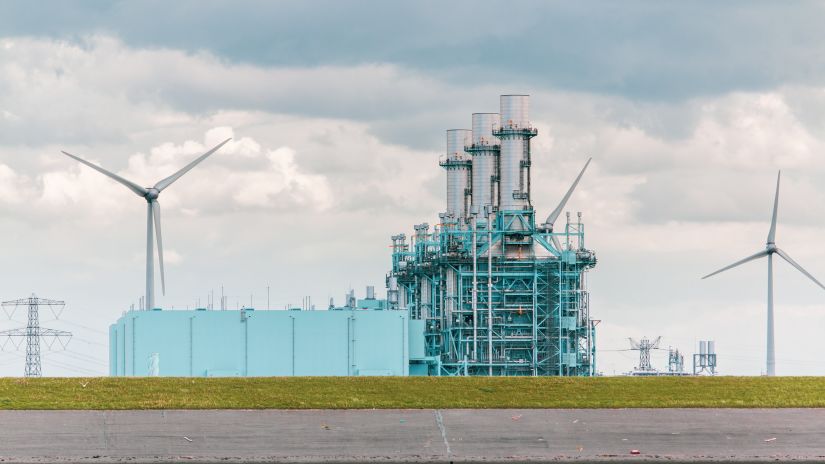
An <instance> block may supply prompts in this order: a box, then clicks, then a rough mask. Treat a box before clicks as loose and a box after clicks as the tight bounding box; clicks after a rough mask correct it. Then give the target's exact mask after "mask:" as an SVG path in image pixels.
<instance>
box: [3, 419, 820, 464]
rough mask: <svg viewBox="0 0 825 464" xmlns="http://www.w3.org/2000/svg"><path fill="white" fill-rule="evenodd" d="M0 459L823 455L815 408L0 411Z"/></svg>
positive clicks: (447, 459) (470, 459)
mask: <svg viewBox="0 0 825 464" xmlns="http://www.w3.org/2000/svg"><path fill="white" fill-rule="evenodd" d="M634 450H638V453H639V454H635V452H634ZM0 459H2V460H3V461H4V462H61V461H62V462H126V461H128V462H451V461H452V462H473V461H484V462H524V461H534V462H541V461H580V462H587V461H615V462H619V461H634V462H635V461H640V460H642V461H651V460H652V461H668V462H680V461H681V462H699V461H739V462H746V461H750V462H753V461H775V460H795V461H818V462H825V409H584V410H582V409H579V410H574V409H518V410H517V409H486V410H476V409H444V410H432V409H416V410H397V409H395V410H386V409H385V410H254V411H252V410H189V411H178V410H174V411H162V410H160V411H0Z"/></svg>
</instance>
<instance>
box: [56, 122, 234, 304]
mask: <svg viewBox="0 0 825 464" xmlns="http://www.w3.org/2000/svg"><path fill="white" fill-rule="evenodd" d="M230 140H231V138H230V139H226V140H224V141H223V142H221V143H219V144H218V145H216V146H215V147H214V148H212V149H211V150H209V151H208V152H206V153H204V154H202V155H201V156H199V157H197V158H196V159H195V160H194V161H192V162H191V163H189V164H187V165H186V166H184V167H183V168H181V169H180V170H179V171H178V172H176V173H174V174H172V175H171V176H169V177H167V178H165V179H162V180H161V181H159V182H158V183H156V184H155V186H154V187H141V186H140V185H138V184H136V183H134V182H132V181H130V180H126V179H124V178H123V177H120V176H119V175H117V174H115V173H113V172H110V171H107V170H105V169H103V168H102V167H100V166H97V165H95V164H92V163H90V162H88V161H86V160H84V159H82V158H79V157H77V156H75V155H72V154H71V153H66V152H65V151H64V152H63V154H64V155H66V156H68V157H69V158H73V159H75V160H77V161H79V162H80V163H83V164H85V165H86V166H88V167H90V168H92V169H94V170H95V171H97V172H99V173H101V174H103V175H104V176H107V177H109V178H111V179H113V180H115V181H116V182H118V183H120V184H121V185H123V186H125V187H126V188H128V189H129V190H131V191H132V192H134V193H135V194H136V195H137V196H139V197H141V198H143V199H145V200H146V204H147V205H146V206H147V207H146V305H145V308H146V309H153V308H154V307H155V276H154V271H155V263H154V245H153V243H152V235H153V229H155V230H154V232H155V233H156V234H157V239H158V264H160V283H161V290H162V291H163V294H164V295H165V294H166V276H165V273H164V270H163V237H162V235H161V229H160V203H158V197H159V196H160V194H161V192H163V191H164V190H165V189H166V188H167V187H169V186H170V185H172V183H174V182H175V181H176V180H178V179H180V178H181V177H182V176H183V175H184V174H186V173H187V172H189V171H190V170H191V169H192V168H194V167H195V166H196V165H197V164H198V163H200V162H201V161H203V160H205V159H206V158H207V157H208V156H209V155H211V154H212V153H215V152H216V151H217V150H218V149H219V148H221V147H222V146H224V145H225V144H226V143H227V142H229V141H230Z"/></svg>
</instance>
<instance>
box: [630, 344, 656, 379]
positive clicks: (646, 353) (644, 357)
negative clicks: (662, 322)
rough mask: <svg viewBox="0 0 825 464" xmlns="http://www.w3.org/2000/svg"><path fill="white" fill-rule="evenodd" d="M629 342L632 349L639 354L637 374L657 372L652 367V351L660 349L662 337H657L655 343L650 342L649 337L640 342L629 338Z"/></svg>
mask: <svg viewBox="0 0 825 464" xmlns="http://www.w3.org/2000/svg"><path fill="white" fill-rule="evenodd" d="M628 340H630V349H631V350H634V351H638V352H639V366H638V367H637V368H636V370H637V372H655V371H656V369H654V368H653V366H651V365H650V350H656V349H659V342H660V341H662V337H656V339H655V340H653V341H650V340H649V339H648V338H647V337H645V338H642V339H641V340H639V341H638V342H637V341H636V340H633V339H632V338H628Z"/></svg>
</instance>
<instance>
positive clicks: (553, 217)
mask: <svg viewBox="0 0 825 464" xmlns="http://www.w3.org/2000/svg"><path fill="white" fill-rule="evenodd" d="M592 160H593V158H588V159H587V162H586V163H584V167H583V168H582V170H581V172H580V173H579V175H578V177H576V180H575V181H573V185H571V186H570V189H569V190H567V193H566V194H564V197H563V198H562V199H561V202H559V206H556V209H554V210H553V212H552V213H550V215H549V216H547V220H546V221H544V223H545V224H548V225H550V226H552V225H553V224H554V223H555V222H556V219H558V217H559V214H561V212H562V211H564V207H565V205H567V200H569V199H570V196H571V195H573V190H576V186H577V185H579V181H580V180H581V178H582V176H583V175H584V171H585V170H587V166H589V165H590V161H592Z"/></svg>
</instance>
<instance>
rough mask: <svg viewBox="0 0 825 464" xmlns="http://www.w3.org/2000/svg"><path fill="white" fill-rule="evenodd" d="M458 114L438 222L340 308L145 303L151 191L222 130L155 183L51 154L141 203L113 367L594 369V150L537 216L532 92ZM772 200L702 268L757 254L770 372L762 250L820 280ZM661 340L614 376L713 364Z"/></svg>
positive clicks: (472, 372)
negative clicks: (378, 284) (380, 294)
mask: <svg viewBox="0 0 825 464" xmlns="http://www.w3.org/2000/svg"><path fill="white" fill-rule="evenodd" d="M470 122H471V125H470V127H471V129H450V130H447V131H446V143H445V151H444V153H443V155H441V156H440V158H439V159H438V164H439V166H440V167H441V168H443V169H444V170H445V171H446V198H445V203H444V209H443V210H442V211H440V212H437V211H433V214H434V215H435V214H436V213H438V222H437V223H435V224H433V225H430V224H429V223H427V222H422V223H419V224H415V225H414V226H413V227H412V229H413V232H412V234H411V235H409V236H408V235H407V234H405V233H399V234H397V235H393V236H392V237H391V244H390V249H391V253H390V256H389V257H388V258H389V259H388V261H389V264H390V268H389V271H388V272H387V274H386V275H385V276H384V280H385V285H386V299H378V298H376V295H375V289H374V287H372V286H369V287H367V290H366V294H365V298H363V299H358V298H356V295H355V292H354V291H352V290H350V291H349V292H348V293H347V294H346V295H345V298H344V304H343V305H341V306H336V305H335V304H334V301H333V300H332V299H331V300H330V304H329V307H328V308H326V309H325V310H320V311H316V310H315V305H313V304H311V301H310V300H309V299H307V300H306V301H305V302H304V304H303V305H302V307H299V308H294V307H293V308H286V309H287V310H277V311H275V310H270V308H269V307H267V308H266V310H262V309H260V308H257V309H256V308H253V307H252V305H251V304H250V306H249V307H242V308H238V309H237V310H235V311H229V310H227V308H226V307H227V304H226V301H225V300H224V297H221V305H220V310H215V309H214V308H213V307H212V305H211V304H207V305H206V307H200V308H196V309H194V310H188V309H187V310H174V309H173V310H168V309H162V308H161V307H159V306H157V305H156V304H155V260H154V258H155V249H157V258H158V265H159V270H160V278H161V291H162V292H164V293H165V288H166V283H165V270H164V260H163V238H162V232H161V219H160V217H161V214H160V204H159V202H158V198H159V196H160V194H161V193H162V192H163V191H164V190H165V189H166V188H168V187H169V186H170V185H172V184H173V183H174V182H175V181H177V180H178V179H180V178H181V177H182V176H183V175H184V174H186V173H187V172H189V171H190V170H192V169H193V168H194V167H196V166H197V165H198V164H199V163H201V162H203V161H204V160H206V159H207V158H208V157H209V156H211V155H212V154H214V153H216V152H217V151H218V150H219V149H220V148H221V147H222V146H223V145H225V144H226V143H227V142H228V141H229V139H227V140H224V141H223V142H221V143H220V144H218V145H217V146H215V147H213V148H212V149H210V150H209V151H207V152H206V153H204V154H202V155H201V156H199V157H197V158H196V159H194V160H193V161H191V162H190V163H188V164H187V165H186V166H184V167H183V168H181V169H180V170H178V171H177V172H175V173H173V174H171V175H170V176H168V177H166V178H164V179H163V180H161V181H159V182H157V183H156V184H155V185H154V186H152V187H142V186H140V185H138V184H135V183H134V182H132V181H129V180H127V179H125V178H123V177H121V176H118V175H117V174H114V173H112V172H110V171H108V170H106V169H104V168H102V167H100V166H97V165H95V164H92V163H90V162H88V161H86V160H85V159H82V158H80V157H78V156H75V155H72V154H70V153H67V152H63V153H64V154H65V155H66V156H68V157H71V158H73V159H74V160H76V161H78V162H80V163H82V164H84V165H85V166H88V167H90V168H92V169H94V170H96V171H98V172H100V173H101V174H103V175H105V176H107V177H109V178H110V179H112V180H114V181H116V182H118V183H120V184H122V185H123V186H125V187H126V188H128V189H129V190H130V191H132V192H133V193H135V194H137V195H138V196H140V197H142V198H143V199H144V200H145V201H146V202H147V228H146V282H145V284H146V286H145V288H146V293H145V296H144V297H142V298H141V301H140V303H139V305H138V307H137V308H135V307H134V306H133V307H132V309H131V310H129V311H127V312H125V313H123V315H122V316H121V317H120V318H119V319H118V320H117V321H116V322H115V323H114V324H112V325H111V326H110V328H109V373H110V375H112V376H142V375H162V376H195V377H198V376H207V377H215V376H295V375H316V376H339V375H340V376H364V375H390V376H408V375H415V376H594V375H601V374H600V373H599V371H598V370H597V364H596V353H597V350H596V343H595V339H596V328H597V325H598V323H599V322H600V321H599V320H596V319H594V318H592V317H591V312H590V298H589V293H588V288H587V278H586V276H587V273H588V271H590V270H591V269H593V268H595V266H596V263H597V260H596V254H595V252H594V251H593V250H590V249H588V248H587V247H586V246H585V226H584V223H583V221H582V213H581V212H576V213H575V214H571V213H570V212H566V211H565V208H566V206H567V203H568V201H569V200H570V198H571V196H572V195H573V193H574V191H575V189H576V187H577V185H578V184H579V182H580V181H581V179H582V177H583V176H584V174H585V171H586V170H587V167H588V166H589V164H590V161H591V160H590V159H586V160H585V159H582V162H583V167H582V169H581V171H580V172H579V173H578V175H577V177H576V178H575V179H572V183H571V185H570V186H569V187H568V189H567V190H566V193H565V194H564V195H563V196H562V197H561V198H560V200H559V202H558V204H557V206H556V207H555V208H554V209H553V210H552V211H549V212H540V211H536V209H535V208H534V205H533V197H532V190H531V185H532V182H533V180H532V174H531V167H532V157H533V154H532V150H531V141H532V139H533V138H534V137H536V136H537V135H538V131H537V129H536V127H535V126H534V125H533V124H532V123H531V120H530V97H529V96H528V95H501V96H500V107H499V112H497V113H474V114H472V117H471V121H470ZM434 161H435V160H434ZM433 168H434V169H435V168H436V166H435V162H434V163H433ZM778 203H779V179H778V178H777V185H776V193H775V198H774V207H773V216H772V220H771V226H770V232H769V234H768V240H767V245H766V249H765V250H764V251H760V252H759V253H757V254H755V255H753V256H750V257H748V258H745V259H743V260H741V261H738V262H736V263H734V264H732V265H730V266H727V267H725V268H722V269H721V270H719V271H716V272H714V273H713V274H709V275H708V276H705V278H707V277H710V276H712V275H715V274H718V273H720V272H722V271H725V270H728V269H730V268H733V267H736V266H739V265H740V264H743V263H745V262H748V261H751V260H755V259H758V258H761V257H767V258H768V271H769V276H768V290H769V292H768V334H767V369H766V373H767V375H774V374H775V355H774V341H773V339H774V335H773V331H774V329H773V292H772V286H773V268H772V261H771V259H772V256H773V255H774V254H777V255H779V256H780V257H782V258H783V259H785V260H786V261H788V262H789V263H790V264H791V265H792V266H794V267H795V268H796V269H798V270H799V271H800V272H802V273H803V274H804V275H805V276H807V277H808V278H809V279H811V280H813V281H814V283H816V284H817V285H819V286H821V287H822V284H821V283H820V282H819V281H817V280H816V279H815V278H814V277H813V276H812V275H811V274H810V273H808V272H807V271H806V270H804V269H803V268H802V267H801V266H799V265H798V264H797V263H796V262H795V261H793V260H792V259H791V258H790V257H789V256H788V255H787V254H786V253H785V252H783V251H782V250H780V249H779V248H777V247H776V244H775V234H776V222H777V211H778ZM544 214H546V216H545V215H544ZM155 240H156V242H155ZM155 243H156V245H155ZM823 288H825V287H823ZM44 301H45V300H44ZM35 314H36V311H35ZM29 326H31V327H36V326H37V324H36V323H31V322H30V324H29ZM32 330H33V329H32ZM32 330H29V332H31V333H34V332H33V331H32ZM10 333H11V332H10ZM16 333H17V332H14V334H16ZM29 338H31V337H29ZM659 341H660V339H658V338H657V339H655V340H653V341H650V340H649V339H647V338H643V339H641V340H640V341H639V342H637V341H635V340H633V339H631V340H630V342H631V350H634V351H639V355H640V361H639V365H638V366H636V367H635V368H634V369H633V370H632V371H630V372H628V373H626V375H632V376H651V375H656V376H658V375H716V374H717V372H718V371H717V361H716V352H715V348H714V347H715V342H714V341H703V342H701V344H700V350H699V353H698V354H694V355H693V360H692V361H693V362H692V367H693V369H692V372H686V369H685V365H684V355H683V354H682V353H681V352H680V351H679V350H678V349H675V348H670V349H669V350H668V367H667V369H666V370H661V369H657V368H654V367H653V366H652V364H651V362H650V352H651V350H657V349H660V348H659V346H658V345H659ZM29 345H32V343H29ZM38 347H39V345H38V346H32V347H30V348H29V349H28V350H27V359H28V358H31V359H32V360H34V359H37V362H35V361H27V369H26V375H33V376H37V375H40V368H39V357H37V356H36V354H37V352H38V351H37V349H36V348H38ZM612 351H622V350H612ZM29 352H31V353H29Z"/></svg>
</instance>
